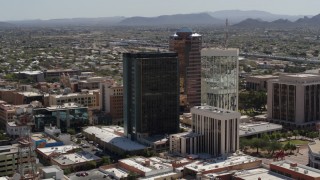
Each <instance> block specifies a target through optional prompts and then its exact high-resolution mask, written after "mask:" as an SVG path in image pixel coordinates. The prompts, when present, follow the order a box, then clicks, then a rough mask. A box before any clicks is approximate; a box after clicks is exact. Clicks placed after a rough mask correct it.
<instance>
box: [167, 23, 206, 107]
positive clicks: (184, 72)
mask: <svg viewBox="0 0 320 180" xmlns="http://www.w3.org/2000/svg"><path fill="white" fill-rule="evenodd" d="M201 48H202V36H201V35H199V34H197V33H193V32H192V30H191V29H189V28H181V29H179V30H178V31H177V32H176V33H175V34H174V35H172V36H170V42H169V49H170V51H174V52H176V53H178V60H179V77H180V79H179V80H180V107H181V108H182V110H184V111H189V109H190V108H191V107H193V106H200V104H201V54H200V51H201Z"/></svg>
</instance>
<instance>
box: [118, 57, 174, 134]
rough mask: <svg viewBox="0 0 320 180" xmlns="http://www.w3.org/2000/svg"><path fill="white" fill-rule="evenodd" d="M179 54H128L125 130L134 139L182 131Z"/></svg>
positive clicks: (125, 66)
mask: <svg viewBox="0 0 320 180" xmlns="http://www.w3.org/2000/svg"><path fill="white" fill-rule="evenodd" d="M178 68H179V67H178V58H177V54H176V53H159V52H155V53H124V54H123V72H124V76H123V80H124V86H123V87H124V89H123V90H124V93H123V94H124V131H125V135H126V136H127V137H129V138H130V139H132V140H139V139H140V138H145V137H148V136H153V135H164V134H172V133H176V132H178V129H179V74H178V73H179V71H178Z"/></svg>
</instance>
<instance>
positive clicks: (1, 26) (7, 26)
mask: <svg viewBox="0 0 320 180" xmlns="http://www.w3.org/2000/svg"><path fill="white" fill-rule="evenodd" d="M11 27H14V25H13V24H11V23H7V22H0V28H11Z"/></svg>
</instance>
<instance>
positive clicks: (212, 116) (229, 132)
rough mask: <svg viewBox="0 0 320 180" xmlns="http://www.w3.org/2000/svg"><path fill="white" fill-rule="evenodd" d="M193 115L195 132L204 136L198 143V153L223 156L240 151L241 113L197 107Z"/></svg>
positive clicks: (192, 110)
mask: <svg viewBox="0 0 320 180" xmlns="http://www.w3.org/2000/svg"><path fill="white" fill-rule="evenodd" d="M191 114H192V121H193V125H192V129H193V132H194V133H197V134H201V135H203V136H201V137H200V138H199V141H198V142H197V147H198V152H200V153H208V154H211V155H213V156H221V155H227V154H229V153H233V152H235V151H236V150H238V149H239V122H240V117H241V114H240V113H239V112H235V111H229V110H225V109H220V108H215V107H212V106H196V107H193V108H191Z"/></svg>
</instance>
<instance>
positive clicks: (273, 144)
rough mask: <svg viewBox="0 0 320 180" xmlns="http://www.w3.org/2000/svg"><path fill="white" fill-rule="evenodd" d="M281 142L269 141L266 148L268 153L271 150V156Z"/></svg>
mask: <svg viewBox="0 0 320 180" xmlns="http://www.w3.org/2000/svg"><path fill="white" fill-rule="evenodd" d="M281 149H282V144H281V143H280V142H278V141H270V142H269V143H268V145H267V147H266V150H267V151H268V152H269V153H270V152H272V154H271V156H273V154H274V151H277V150H281Z"/></svg>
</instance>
